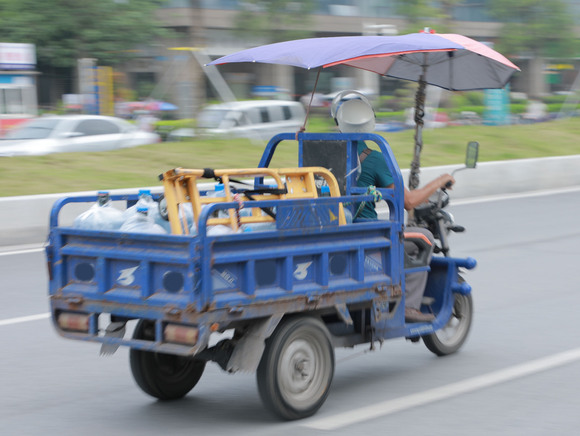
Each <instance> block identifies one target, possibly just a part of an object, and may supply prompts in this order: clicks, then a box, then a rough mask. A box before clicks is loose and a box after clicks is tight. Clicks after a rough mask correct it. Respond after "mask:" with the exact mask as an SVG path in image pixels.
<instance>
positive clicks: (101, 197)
mask: <svg viewBox="0 0 580 436" xmlns="http://www.w3.org/2000/svg"><path fill="white" fill-rule="evenodd" d="M97 196H98V198H97V202H96V203H95V204H94V205H93V206H91V207H90V209H89V210H87V211H86V212H83V213H82V214H80V215H79V216H77V217H76V218H75V220H74V222H73V227H75V228H79V229H89V230H120V231H123V232H139V233H158V234H162V233H170V225H169V222H168V221H167V220H165V219H163V217H162V216H161V213H160V212H159V203H157V202H156V201H155V200H154V199H153V196H152V195H151V191H150V190H148V189H142V190H140V191H139V199H138V200H137V203H136V204H135V205H134V206H131V207H130V208H128V209H127V210H125V211H124V212H121V211H120V210H118V209H115V208H114V207H113V205H112V201H111V197H110V195H109V193H108V192H107V191H99V193H98V194H97ZM192 215H193V213H192Z"/></svg>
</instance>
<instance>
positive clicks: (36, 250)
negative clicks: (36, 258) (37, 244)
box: [0, 247, 44, 256]
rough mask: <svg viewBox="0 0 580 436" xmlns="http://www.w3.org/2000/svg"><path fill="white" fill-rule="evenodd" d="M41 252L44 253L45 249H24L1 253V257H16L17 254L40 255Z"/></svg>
mask: <svg viewBox="0 0 580 436" xmlns="http://www.w3.org/2000/svg"><path fill="white" fill-rule="evenodd" d="M39 251H44V247H41V248H28V249H24V250H12V251H4V252H0V256H14V255H16V254H27V253H38V252H39Z"/></svg>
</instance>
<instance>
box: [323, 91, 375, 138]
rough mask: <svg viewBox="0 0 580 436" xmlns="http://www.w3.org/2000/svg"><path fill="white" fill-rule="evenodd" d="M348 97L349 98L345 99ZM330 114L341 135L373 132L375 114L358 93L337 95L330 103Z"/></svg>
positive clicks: (346, 92) (349, 92)
mask: <svg viewBox="0 0 580 436" xmlns="http://www.w3.org/2000/svg"><path fill="white" fill-rule="evenodd" d="M351 94H354V98H353V95H351ZM349 95H350V98H348V99H345V97H348V96H349ZM331 114H332V116H333V118H334V120H335V122H336V124H337V125H338V128H339V129H340V131H341V132H343V133H355V132H356V133H370V132H372V131H373V130H375V112H374V110H373V108H372V106H371V104H370V103H369V101H368V100H367V98H366V97H365V96H364V95H362V94H360V93H359V92H356V91H344V92H341V93H340V94H338V95H337V96H336V97H335V99H334V101H333V102H332V107H331Z"/></svg>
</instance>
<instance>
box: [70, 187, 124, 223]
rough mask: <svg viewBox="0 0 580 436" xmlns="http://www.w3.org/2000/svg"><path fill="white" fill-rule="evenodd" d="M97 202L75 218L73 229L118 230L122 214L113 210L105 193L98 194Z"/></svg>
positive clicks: (107, 194)
mask: <svg viewBox="0 0 580 436" xmlns="http://www.w3.org/2000/svg"><path fill="white" fill-rule="evenodd" d="M97 195H98V199H97V202H96V203H95V204H94V205H92V206H91V207H90V209H89V210H87V211H85V212H83V213H82V214H80V215H79V216H77V217H76V218H75V220H74V222H73V227H75V228H78V229H91V230H118V229H119V228H120V227H121V225H122V224H123V221H124V220H123V213H122V212H121V211H120V210H118V209H115V208H114V207H113V205H112V202H111V197H110V196H109V193H108V192H107V191H99V192H98V194H97Z"/></svg>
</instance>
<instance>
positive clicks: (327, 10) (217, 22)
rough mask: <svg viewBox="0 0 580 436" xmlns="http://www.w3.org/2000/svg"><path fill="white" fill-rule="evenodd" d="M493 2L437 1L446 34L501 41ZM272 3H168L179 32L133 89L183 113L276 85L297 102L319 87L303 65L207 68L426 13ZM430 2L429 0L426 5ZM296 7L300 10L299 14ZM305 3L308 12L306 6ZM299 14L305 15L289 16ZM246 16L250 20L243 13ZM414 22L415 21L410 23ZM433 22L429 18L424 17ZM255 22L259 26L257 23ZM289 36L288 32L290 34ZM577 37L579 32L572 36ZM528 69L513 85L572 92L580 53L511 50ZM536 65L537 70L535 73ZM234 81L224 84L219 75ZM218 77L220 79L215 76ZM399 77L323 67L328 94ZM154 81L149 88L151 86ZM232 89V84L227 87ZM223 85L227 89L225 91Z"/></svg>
mask: <svg viewBox="0 0 580 436" xmlns="http://www.w3.org/2000/svg"><path fill="white" fill-rule="evenodd" d="M490 1H492V0H463V1H461V2H458V1H447V2H438V3H442V4H445V3H446V4H447V8H446V11H447V15H446V16H443V17H441V18H439V23H440V28H438V27H437V26H433V27H435V29H436V30H438V31H440V32H442V33H443V32H452V33H459V34H463V35H466V36H469V37H471V38H474V39H476V40H479V41H483V42H489V43H490V44H494V43H495V41H496V40H497V38H498V35H499V30H500V28H501V23H499V22H498V21H497V20H496V19H494V18H493V17H492V15H491V13H490ZM564 1H565V2H566V3H568V6H569V10H570V11H571V13H572V16H574V17H576V22H575V26H576V27H578V26H580V21H579V20H578V18H577V17H580V2H578V1H577V0H564ZM264 3H268V2H262V3H260V2H257V1H253V2H252V1H250V2H238V1H234V0H168V1H167V2H166V3H165V4H164V5H163V7H162V8H161V9H160V10H159V11H158V17H159V18H160V19H161V21H162V22H163V23H164V25H165V26H167V28H169V29H171V30H172V31H173V32H174V35H175V37H174V38H172V39H171V40H166V41H163V42H162V43H161V44H160V45H158V46H155V47H148V48H146V49H143V50H141V51H140V52H139V53H140V56H139V57H138V58H137V59H135V60H134V61H133V62H131V63H130V64H127V65H125V66H124V71H125V73H126V74H127V76H128V77H129V80H130V82H131V84H132V86H133V87H139V86H143V85H144V84H149V86H150V87H151V94H152V95H153V96H154V97H156V98H162V99H169V100H171V101H173V102H174V103H175V104H176V105H177V106H178V107H179V108H180V110H181V112H182V113H181V114H180V115H181V116H182V117H191V116H193V115H194V114H195V113H196V112H197V110H198V109H199V108H200V107H202V106H203V105H204V104H205V103H206V101H207V100H208V99H221V100H227V99H229V98H232V94H230V93H229V91H230V90H231V91H232V93H233V96H235V98H238V99H244V98H249V97H252V96H253V95H255V94H257V93H258V94H259V93H260V92H262V93H265V94H267V93H268V91H269V90H271V91H280V90H282V91H283V92H285V93H287V94H288V95H289V96H290V97H291V98H294V99H297V98H299V97H300V96H302V95H305V94H308V93H309V92H311V91H312V89H313V85H314V80H315V76H316V75H315V74H313V73H312V72H309V71H307V70H304V69H300V68H293V67H288V66H278V65H252V64H233V65H224V66H220V67H219V72H216V71H214V70H213V69H211V68H207V67H203V64H204V63H205V62H207V61H209V60H210V59H215V58H217V57H219V56H223V55H226V54H229V53H232V52H235V51H238V50H242V49H244V48H248V47H252V46H256V45H261V44H267V43H270V42H275V41H277V40H282V39H293V37H323V36H340V35H361V34H379V35H394V34H400V33H409V32H413V31H419V30H421V28H422V24H420V23H422V22H423V20H421V17H420V15H421V14H420V13H419V14H417V17H415V19H414V21H415V22H416V23H417V24H416V25H415V24H414V23H413V22H410V20H409V16H403V15H402V14H401V8H400V6H397V4H398V3H400V2H396V1H389V0H312V1H302V2H290V1H289V2H286V3H284V2H270V3H277V6H278V7H285V8H286V9H287V10H286V11H277V12H276V11H273V12H272V11H268V10H267V9H265V8H264V7H263V4H264ZM427 3H429V2H427ZM292 8H295V9H296V10H295V11H292ZM301 8H302V10H301ZM288 12H290V15H291V12H296V15H297V16H300V15H301V16H302V18H303V19H302V20H292V19H284V16H285V15H289V14H288ZM244 14H246V20H245V21H244V17H243V15H244ZM252 15H253V16H254V17H255V16H259V15H262V16H264V17H266V20H268V19H270V20H271V19H274V18H275V17H276V16H277V18H278V19H277V21H275V22H274V23H270V28H269V29H268V26H267V25H266V26H264V25H263V24H262V27H259V26H258V25H256V24H255V23H256V21H252V20H251V19H248V18H247V17H248V16H250V17H251V16H252ZM411 21H413V20H411ZM425 21H426V20H425ZM253 26H256V27H254V28H252V27H253ZM283 35H284V36H286V35H287V37H285V38H284V37H283ZM570 36H571V37H572V38H574V35H570ZM504 54H506V55H507V56H508V57H510V59H511V60H512V61H514V62H515V63H516V64H517V65H518V66H519V67H520V68H521V69H522V73H520V74H518V75H516V77H515V78H514V80H513V81H512V83H511V90H512V91H517V92H523V93H526V94H527V95H528V96H531V97H533V96H540V95H544V94H545V93H548V92H558V91H568V90H569V89H570V88H571V86H572V84H573V82H574V80H575V78H576V76H577V75H578V73H577V71H579V69H578V65H579V60H578V58H567V59H549V58H542V59H537V58H536V57H535V56H533V55H532V54H526V53H517V54H514V53H504ZM534 70H535V71H536V74H534ZM220 75H221V76H222V77H223V78H224V79H225V82H226V83H227V84H228V85H226V87H224V86H223V83H221V82H220V79H221V78H220V77H219V76H220ZM212 76H213V77H212ZM395 83H396V81H394V80H392V79H387V78H380V77H378V76H377V75H373V74H370V73H366V72H364V71H359V70H358V71H357V70H356V69H349V68H340V67H338V68H336V67H335V68H331V69H328V70H325V71H323V72H322V74H321V77H320V79H319V83H318V86H317V91H319V92H321V93H331V92H334V91H336V90H338V89H345V88H356V89H364V90H368V91H369V92H372V93H375V94H385V93H388V92H390V91H392V89H391V88H392V87H393V86H396V85H395ZM145 86H147V85H145ZM227 86H229V88H230V89H228V88H227ZM220 88H221V89H220Z"/></svg>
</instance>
